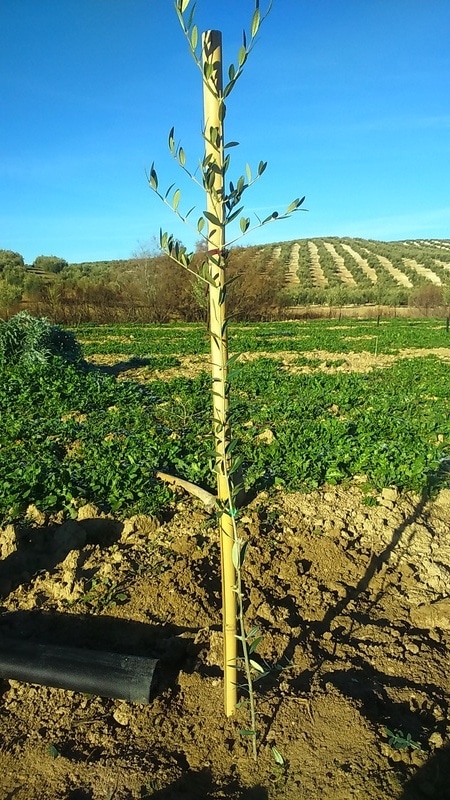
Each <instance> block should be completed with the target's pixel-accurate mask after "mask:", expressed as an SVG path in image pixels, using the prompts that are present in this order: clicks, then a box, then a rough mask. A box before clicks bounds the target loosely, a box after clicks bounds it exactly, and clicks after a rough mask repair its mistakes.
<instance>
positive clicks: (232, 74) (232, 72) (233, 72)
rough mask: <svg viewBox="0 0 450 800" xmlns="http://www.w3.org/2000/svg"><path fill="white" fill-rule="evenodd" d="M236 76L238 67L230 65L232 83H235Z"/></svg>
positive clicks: (229, 72)
mask: <svg viewBox="0 0 450 800" xmlns="http://www.w3.org/2000/svg"><path fill="white" fill-rule="evenodd" d="M235 76H236V67H235V66H234V64H230V66H229V67H228V78H229V79H230V81H234V78H235Z"/></svg>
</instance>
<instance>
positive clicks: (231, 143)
mask: <svg viewBox="0 0 450 800" xmlns="http://www.w3.org/2000/svg"><path fill="white" fill-rule="evenodd" d="M238 145H239V142H227V143H226V145H224V148H225V150H226V148H227V147H238Z"/></svg>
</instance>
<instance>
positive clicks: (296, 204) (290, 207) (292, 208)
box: [285, 197, 300, 214]
mask: <svg viewBox="0 0 450 800" xmlns="http://www.w3.org/2000/svg"><path fill="white" fill-rule="evenodd" d="M299 205H300V198H298V197H297V199H296V200H293V201H292V203H290V204H289V205H288V207H287V209H286V211H285V213H286V214H292V212H293V211H295V209H296V208H298V207H299Z"/></svg>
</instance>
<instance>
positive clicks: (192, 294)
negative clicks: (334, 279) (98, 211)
mask: <svg viewBox="0 0 450 800" xmlns="http://www.w3.org/2000/svg"><path fill="white" fill-rule="evenodd" d="M267 252H269V250H267ZM267 252H265V251H264V250H262V251H261V249H260V248H257V247H247V248H244V247H234V248H232V249H231V250H230V253H229V256H228V270H229V275H230V277H235V276H238V275H239V276H240V280H239V282H234V281H232V282H231V283H230V286H229V290H228V302H229V307H230V312H231V313H232V314H233V315H234V317H235V318H236V319H240V320H265V319H277V318H283V317H285V316H286V315H288V316H289V313H290V312H289V309H290V308H291V307H292V306H314V305H319V306H329V307H331V308H342V307H343V306H347V305H369V304H370V305H379V306H392V307H399V306H404V307H406V306H413V307H416V308H421V309H423V310H424V313H432V312H433V311H434V310H436V311H437V312H438V313H439V314H443V313H445V314H447V309H448V306H449V305H450V289H449V288H448V286H447V285H442V286H437V285H435V284H432V283H430V282H429V281H426V280H423V281H422V283H419V284H418V285H417V286H416V287H414V288H413V289H405V288H403V287H395V286H392V284H389V285H388V284H387V283H386V284H385V283H383V282H381V281H379V282H378V283H377V284H376V285H375V286H358V287H351V286H344V285H343V284H341V285H335V286H330V287H327V288H319V287H316V288H313V287H307V286H303V285H302V284H301V283H300V284H298V285H296V286H290V287H286V286H285V265H284V262H283V260H282V259H273V258H266V257H265V256H266V255H267ZM56 261H58V262H59V263H62V262H63V261H64V260H63V259H57V258H56V257H50V256H43V257H41V258H40V259H36V261H35V264H36V263H37V264H38V266H37V267H35V268H34V270H30V269H29V268H26V266H25V264H24V263H23V258H22V256H20V254H18V253H13V252H12V251H4V250H3V251H0V316H1V317H6V318H8V317H10V316H12V315H13V314H14V313H16V312H17V311H19V310H20V309H21V308H27V310H29V311H30V312H31V313H32V314H36V315H38V316H46V317H48V318H49V319H51V320H52V321H53V322H57V323H59V324H76V323H81V322H96V323H99V324H101V323H108V322H121V321H126V320H132V321H136V322H170V321H173V320H183V321H187V322H196V321H206V319H207V309H208V297H207V293H206V292H205V290H204V287H203V286H202V284H201V283H199V282H198V281H196V280H195V277H194V276H193V275H186V276H184V279H183V281H182V282H179V281H178V280H177V278H178V277H179V276H178V274H177V273H178V271H179V270H180V269H181V268H180V267H178V266H177V265H176V264H174V263H173V261H172V260H171V259H169V258H168V257H167V256H166V255H163V254H161V253H159V252H153V251H151V250H147V249H145V248H143V249H141V250H140V251H139V252H137V253H136V254H135V255H134V256H133V258H131V259H129V260H128V261H113V262H98V263H93V264H79V265H68V264H67V262H64V264H65V266H63V267H62V268H61V269H59V270H51V269H43V268H42V266H47V267H51V266H52V264H55V263H56ZM203 261H204V253H203V252H202V246H201V245H200V244H199V245H198V247H197V252H196V254H195V256H194V260H193V268H194V269H198V270H199V269H201V265H202V263H203ZM39 264H40V265H41V268H39Z"/></svg>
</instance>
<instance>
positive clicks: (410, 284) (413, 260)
mask: <svg viewBox="0 0 450 800" xmlns="http://www.w3.org/2000/svg"><path fill="white" fill-rule="evenodd" d="M258 249H259V252H260V253H261V255H264V256H265V258H267V253H268V251H270V258H272V259H274V260H280V261H282V263H283V264H284V266H285V281H286V286H288V287H291V288H297V287H301V288H302V289H311V290H314V289H332V288H339V287H347V288H362V287H368V288H369V287H374V286H379V285H382V286H383V288H386V289H387V288H389V287H390V288H397V287H401V288H403V289H414V288H417V287H418V286H420V285H423V284H424V283H427V282H428V283H431V284H433V285H434V286H443V285H445V284H446V283H448V281H449V279H450V240H449V239H440V240H438V239H433V240H428V239H422V240H405V241H400V242H380V241H375V240H371V239H352V238H349V237H344V238H337V237H322V238H314V239H298V240H295V241H290V242H279V243H277V244H273V245H265V246H264V247H263V248H258Z"/></svg>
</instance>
